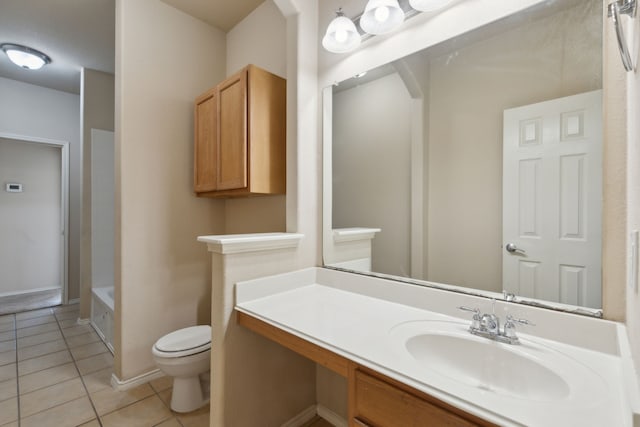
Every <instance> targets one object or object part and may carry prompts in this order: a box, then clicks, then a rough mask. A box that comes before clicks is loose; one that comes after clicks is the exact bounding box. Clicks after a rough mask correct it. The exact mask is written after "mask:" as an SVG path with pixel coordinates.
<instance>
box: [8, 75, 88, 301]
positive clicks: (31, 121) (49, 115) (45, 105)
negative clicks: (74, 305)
mask: <svg viewBox="0 0 640 427" xmlns="http://www.w3.org/2000/svg"><path fill="white" fill-rule="evenodd" d="M0 94H2V95H1V96H0V133H2V134H5V135H6V134H14V135H21V136H24V137H26V139H29V137H35V138H45V139H54V140H58V141H66V142H68V143H69V207H68V212H69V230H68V233H69V234H68V242H69V250H68V259H67V261H68V264H67V281H68V286H69V292H68V296H69V298H70V299H74V298H78V295H79V289H80V219H81V200H82V194H81V189H82V182H81V176H82V164H81V162H82V161H81V153H82V150H81V148H80V97H79V96H78V95H76V94H72V93H67V92H60V91H57V90H52V89H47V88H44V87H40V86H34V85H30V84H27V83H22V82H18V81H15V80H10V79H5V78H2V77H0Z"/></svg>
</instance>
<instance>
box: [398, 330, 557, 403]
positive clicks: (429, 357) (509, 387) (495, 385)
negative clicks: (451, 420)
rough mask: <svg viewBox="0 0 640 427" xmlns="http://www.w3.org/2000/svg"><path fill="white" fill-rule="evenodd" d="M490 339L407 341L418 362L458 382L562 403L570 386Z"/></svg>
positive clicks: (444, 337)
mask: <svg viewBox="0 0 640 427" xmlns="http://www.w3.org/2000/svg"><path fill="white" fill-rule="evenodd" d="M507 345H508V344H500V343H496V342H494V341H490V340H488V339H484V341H479V340H478V339H475V337H473V336H470V337H466V336H464V337H462V336H458V335H452V334H441V333H426V334H421V335H417V336H414V337H412V338H410V339H409V340H407V342H406V348H407V350H408V351H409V353H410V354H411V356H413V357H414V358H415V359H416V360H417V361H418V362H420V363H421V364H422V365H424V366H425V367H429V369H433V370H436V371H438V372H439V373H440V374H442V375H445V376H447V377H449V378H452V379H454V380H457V381H460V382H463V383H465V384H467V385H470V386H474V387H478V388H479V389H482V390H486V391H492V392H495V393H498V394H508V395H512V396H514V397H522V398H526V399H535V400H558V399H562V398H565V397H567V396H568V395H569V391H570V389H569V385H568V384H567V382H566V381H565V380H564V379H563V378H562V377H561V376H560V375H558V374H556V373H555V372H553V371H552V370H550V369H548V368H546V367H545V366H543V365H542V364H541V363H540V362H538V361H536V360H533V359H531V358H529V357H526V356H523V355H522V354H518V353H516V352H515V351H512V350H510V349H508V348H506V346H507Z"/></svg>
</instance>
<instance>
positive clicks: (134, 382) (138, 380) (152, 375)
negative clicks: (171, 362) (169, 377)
mask: <svg viewBox="0 0 640 427" xmlns="http://www.w3.org/2000/svg"><path fill="white" fill-rule="evenodd" d="M163 376H164V374H163V373H162V371H160V369H154V370H153V371H150V372H147V373H144V374H142V375H138V376H137V377H133V378H131V379H128V380H124V381H122V380H120V379H119V378H118V377H117V376H116V374H115V373H114V374H111V387H113V388H114V389H115V390H118V391H125V390H129V389H132V388H134V387H137V386H139V385H142V384H146V383H148V382H149V381H152V380H155V379H156V378H160V377H163Z"/></svg>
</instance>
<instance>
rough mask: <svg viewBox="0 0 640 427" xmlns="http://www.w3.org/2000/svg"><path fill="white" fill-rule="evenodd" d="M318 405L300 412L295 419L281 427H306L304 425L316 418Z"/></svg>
mask: <svg viewBox="0 0 640 427" xmlns="http://www.w3.org/2000/svg"><path fill="white" fill-rule="evenodd" d="M317 407H318V405H311V406H309V407H308V408H307V409H305V410H304V411H302V412H300V413H299V414H298V415H296V416H295V417H293V418H291V419H290V420H289V421H287V422H286V423H284V424H282V426H280V427H300V426H301V425H304V423H306V422H308V421H311V420H312V419H313V417H315V416H316V414H317V413H318V412H317Z"/></svg>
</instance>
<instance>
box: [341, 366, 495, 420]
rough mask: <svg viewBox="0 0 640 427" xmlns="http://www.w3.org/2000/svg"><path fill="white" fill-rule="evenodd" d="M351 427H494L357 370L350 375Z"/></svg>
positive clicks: (401, 385) (383, 379)
mask: <svg viewBox="0 0 640 427" xmlns="http://www.w3.org/2000/svg"><path fill="white" fill-rule="evenodd" d="M349 419H350V422H349V425H350V426H352V427H377V426H384V427H429V426H433V427H442V426H448V427H471V426H476V427H477V426H486V425H491V424H487V423H485V422H483V421H482V420H479V419H478V418H476V417H473V416H471V415H469V414H466V413H465V412H462V411H460V410H459V409H457V408H454V407H452V406H450V405H446V404H445V403H443V402H441V401H439V400H437V399H434V398H433V397H431V396H429V395H427V394H424V393H421V392H419V391H417V390H415V389H413V388H411V387H408V386H406V385H404V384H401V383H399V382H397V381H394V380H392V379H390V378H387V377H384V376H382V375H380V374H378V373H376V372H374V371H371V370H367V369H364V368H362V367H359V366H355V367H354V368H353V369H352V372H351V373H350V375H349Z"/></svg>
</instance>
